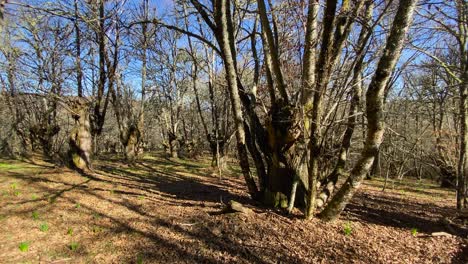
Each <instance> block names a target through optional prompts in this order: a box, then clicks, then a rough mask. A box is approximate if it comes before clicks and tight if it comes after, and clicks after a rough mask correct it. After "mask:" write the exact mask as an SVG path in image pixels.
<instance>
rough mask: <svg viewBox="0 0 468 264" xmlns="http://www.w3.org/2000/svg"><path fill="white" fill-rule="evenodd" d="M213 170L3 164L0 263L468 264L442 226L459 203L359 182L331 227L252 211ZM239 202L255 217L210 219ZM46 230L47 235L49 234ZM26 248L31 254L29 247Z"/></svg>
mask: <svg viewBox="0 0 468 264" xmlns="http://www.w3.org/2000/svg"><path fill="white" fill-rule="evenodd" d="M209 163H210V162H209V161H208V160H198V161H189V160H168V159H164V158H162V157H160V156H158V155H155V156H145V158H144V159H143V160H141V161H139V162H138V163H136V164H135V165H134V166H128V165H124V164H123V163H122V162H121V161H120V160H119V159H117V158H112V157H107V158H105V159H102V160H101V161H99V162H97V163H96V164H95V170H96V173H95V174H94V175H92V176H87V177H84V176H81V175H79V174H77V173H75V172H73V171H70V170H68V169H65V168H56V167H54V166H53V165H51V164H47V163H45V162H39V163H37V162H36V164H32V163H25V162H19V161H12V160H0V193H1V195H0V241H1V243H0V263H49V262H60V263H186V262H190V263H219V262H227V263H233V262H236V263H320V262H323V263H350V262H352V263H466V261H467V260H468V259H467V258H466V257H467V256H466V254H467V249H466V248H465V247H464V238H463V236H464V235H465V234H463V230H455V231H460V233H456V234H455V235H453V236H451V237H445V236H440V237H433V236H430V234H431V233H432V232H436V231H445V232H451V231H453V230H446V227H445V225H444V224H442V223H441V222H440V219H441V218H443V217H452V216H453V215H454V214H455V213H454V212H455V209H454V206H453V205H454V204H455V201H454V199H453V197H454V193H453V192H452V191H450V190H444V189H439V188H437V187H436V186H434V185H431V184H430V183H425V182H422V183H421V182H410V181H408V182H406V183H405V182H399V183H393V184H392V185H388V186H387V190H386V191H385V192H382V191H381V188H382V185H383V181H382V180H381V179H375V180H372V181H369V182H366V183H365V184H364V186H363V187H362V188H361V190H360V191H359V192H358V193H357V195H356V197H355V198H354V199H353V202H352V204H350V205H349V206H348V207H347V209H346V211H345V213H344V214H343V215H342V217H341V218H340V219H339V220H338V221H336V222H334V223H324V222H321V221H319V220H312V221H308V222H306V221H303V220H302V219H301V218H302V214H301V213H300V212H299V211H296V212H295V214H294V215H293V216H284V215H282V214H281V213H279V212H276V211H274V210H269V209H265V208H261V207H259V206H257V205H253V204H251V203H252V202H251V200H250V199H249V198H248V196H247V193H246V190H245V185H244V184H243V181H242V179H241V178H238V177H234V176H232V175H231V176H228V175H225V176H224V177H223V178H222V179H221V180H220V179H219V178H218V177H217V176H215V175H213V171H212V170H211V169H210V167H209ZM231 199H234V200H236V201H239V202H241V203H244V204H246V206H251V207H252V208H253V210H254V213H252V214H247V215H246V214H216V212H219V211H220V210H221V208H222V206H223V203H225V202H227V201H229V200H231ZM45 223H46V225H47V228H45ZM26 245H27V246H26Z"/></svg>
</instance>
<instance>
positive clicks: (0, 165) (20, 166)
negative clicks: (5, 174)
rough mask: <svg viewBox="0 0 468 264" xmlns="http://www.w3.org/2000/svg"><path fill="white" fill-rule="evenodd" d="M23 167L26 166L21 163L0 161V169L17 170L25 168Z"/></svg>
mask: <svg viewBox="0 0 468 264" xmlns="http://www.w3.org/2000/svg"><path fill="white" fill-rule="evenodd" d="M25 168H26V166H24V165H23V164H14V163H4V162H0V170H19V169H25Z"/></svg>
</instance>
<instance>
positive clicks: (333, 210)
mask: <svg viewBox="0 0 468 264" xmlns="http://www.w3.org/2000/svg"><path fill="white" fill-rule="evenodd" d="M416 2H417V0H401V1H400V3H399V6H398V10H397V13H396V15H395V19H394V22H393V25H392V29H391V32H390V36H389V38H388V40H387V44H386V46H385V50H384V53H383V55H382V57H381V58H380V61H379V64H378V66H377V69H376V72H375V74H374V76H373V78H372V81H371V83H370V85H369V88H368V90H367V94H366V104H367V105H366V113H367V121H368V122H367V137H366V142H365V146H364V150H363V152H362V154H361V157H360V159H359V160H358V161H357V163H356V165H355V166H354V168H353V169H352V171H351V174H350V176H349V178H348V179H347V180H346V182H345V183H344V185H343V186H342V187H341V188H340V190H339V191H338V193H337V194H336V195H335V196H334V197H333V199H332V200H331V201H330V203H329V204H328V205H327V207H326V208H325V209H324V211H323V212H322V213H321V214H320V217H321V218H322V219H324V220H334V219H336V218H337V217H338V216H339V214H340V213H341V212H342V211H343V210H344V208H345V206H346V205H347V204H348V203H349V201H350V200H351V198H352V197H353V195H354V193H355V191H356V190H357V188H359V186H360V184H361V181H362V179H363V178H364V177H365V175H366V173H367V172H368V171H369V169H370V167H371V165H372V162H373V160H374V157H375V154H376V152H377V151H378V149H379V146H380V144H381V142H382V138H383V133H384V120H383V106H384V92H385V87H386V85H387V83H388V80H389V79H390V76H391V73H392V71H393V69H394V68H395V65H396V62H397V60H398V58H399V55H400V53H401V49H402V47H403V44H404V39H405V35H406V32H407V31H408V28H409V26H410V24H411V20H412V17H413V12H414V8H415V5H416Z"/></svg>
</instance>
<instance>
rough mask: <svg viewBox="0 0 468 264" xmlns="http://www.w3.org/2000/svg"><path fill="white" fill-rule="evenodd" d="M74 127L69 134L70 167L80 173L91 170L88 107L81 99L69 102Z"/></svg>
mask: <svg viewBox="0 0 468 264" xmlns="http://www.w3.org/2000/svg"><path fill="white" fill-rule="evenodd" d="M70 105H71V108H72V110H73V112H74V113H73V119H74V120H75V127H74V128H73V129H72V131H71V133H70V139H69V144H70V149H69V157H70V165H71V166H72V167H73V168H75V169H78V170H80V171H82V172H87V171H90V170H92V167H91V160H90V155H91V151H92V149H91V148H92V140H91V139H92V137H91V127H90V123H89V111H88V110H89V109H88V105H87V103H86V102H85V100H84V99H82V98H77V99H76V100H75V101H73V102H71V104H70Z"/></svg>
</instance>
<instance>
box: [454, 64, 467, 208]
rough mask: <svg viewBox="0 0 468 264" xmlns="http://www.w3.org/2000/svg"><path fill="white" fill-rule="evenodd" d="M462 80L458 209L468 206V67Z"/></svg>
mask: <svg viewBox="0 0 468 264" xmlns="http://www.w3.org/2000/svg"><path fill="white" fill-rule="evenodd" d="M467 67H468V66H467ZM462 81H463V82H462V83H461V84H460V156H459V161H458V173H457V174H458V179H457V209H462V208H464V207H465V206H466V183H465V181H466V175H467V173H468V171H467V170H468V164H467V162H468V157H467V154H468V131H467V128H468V113H467V111H468V109H467V108H468V107H467V104H468V101H467V99H468V98H467V97H468V69H465V72H464V73H463V78H462Z"/></svg>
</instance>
